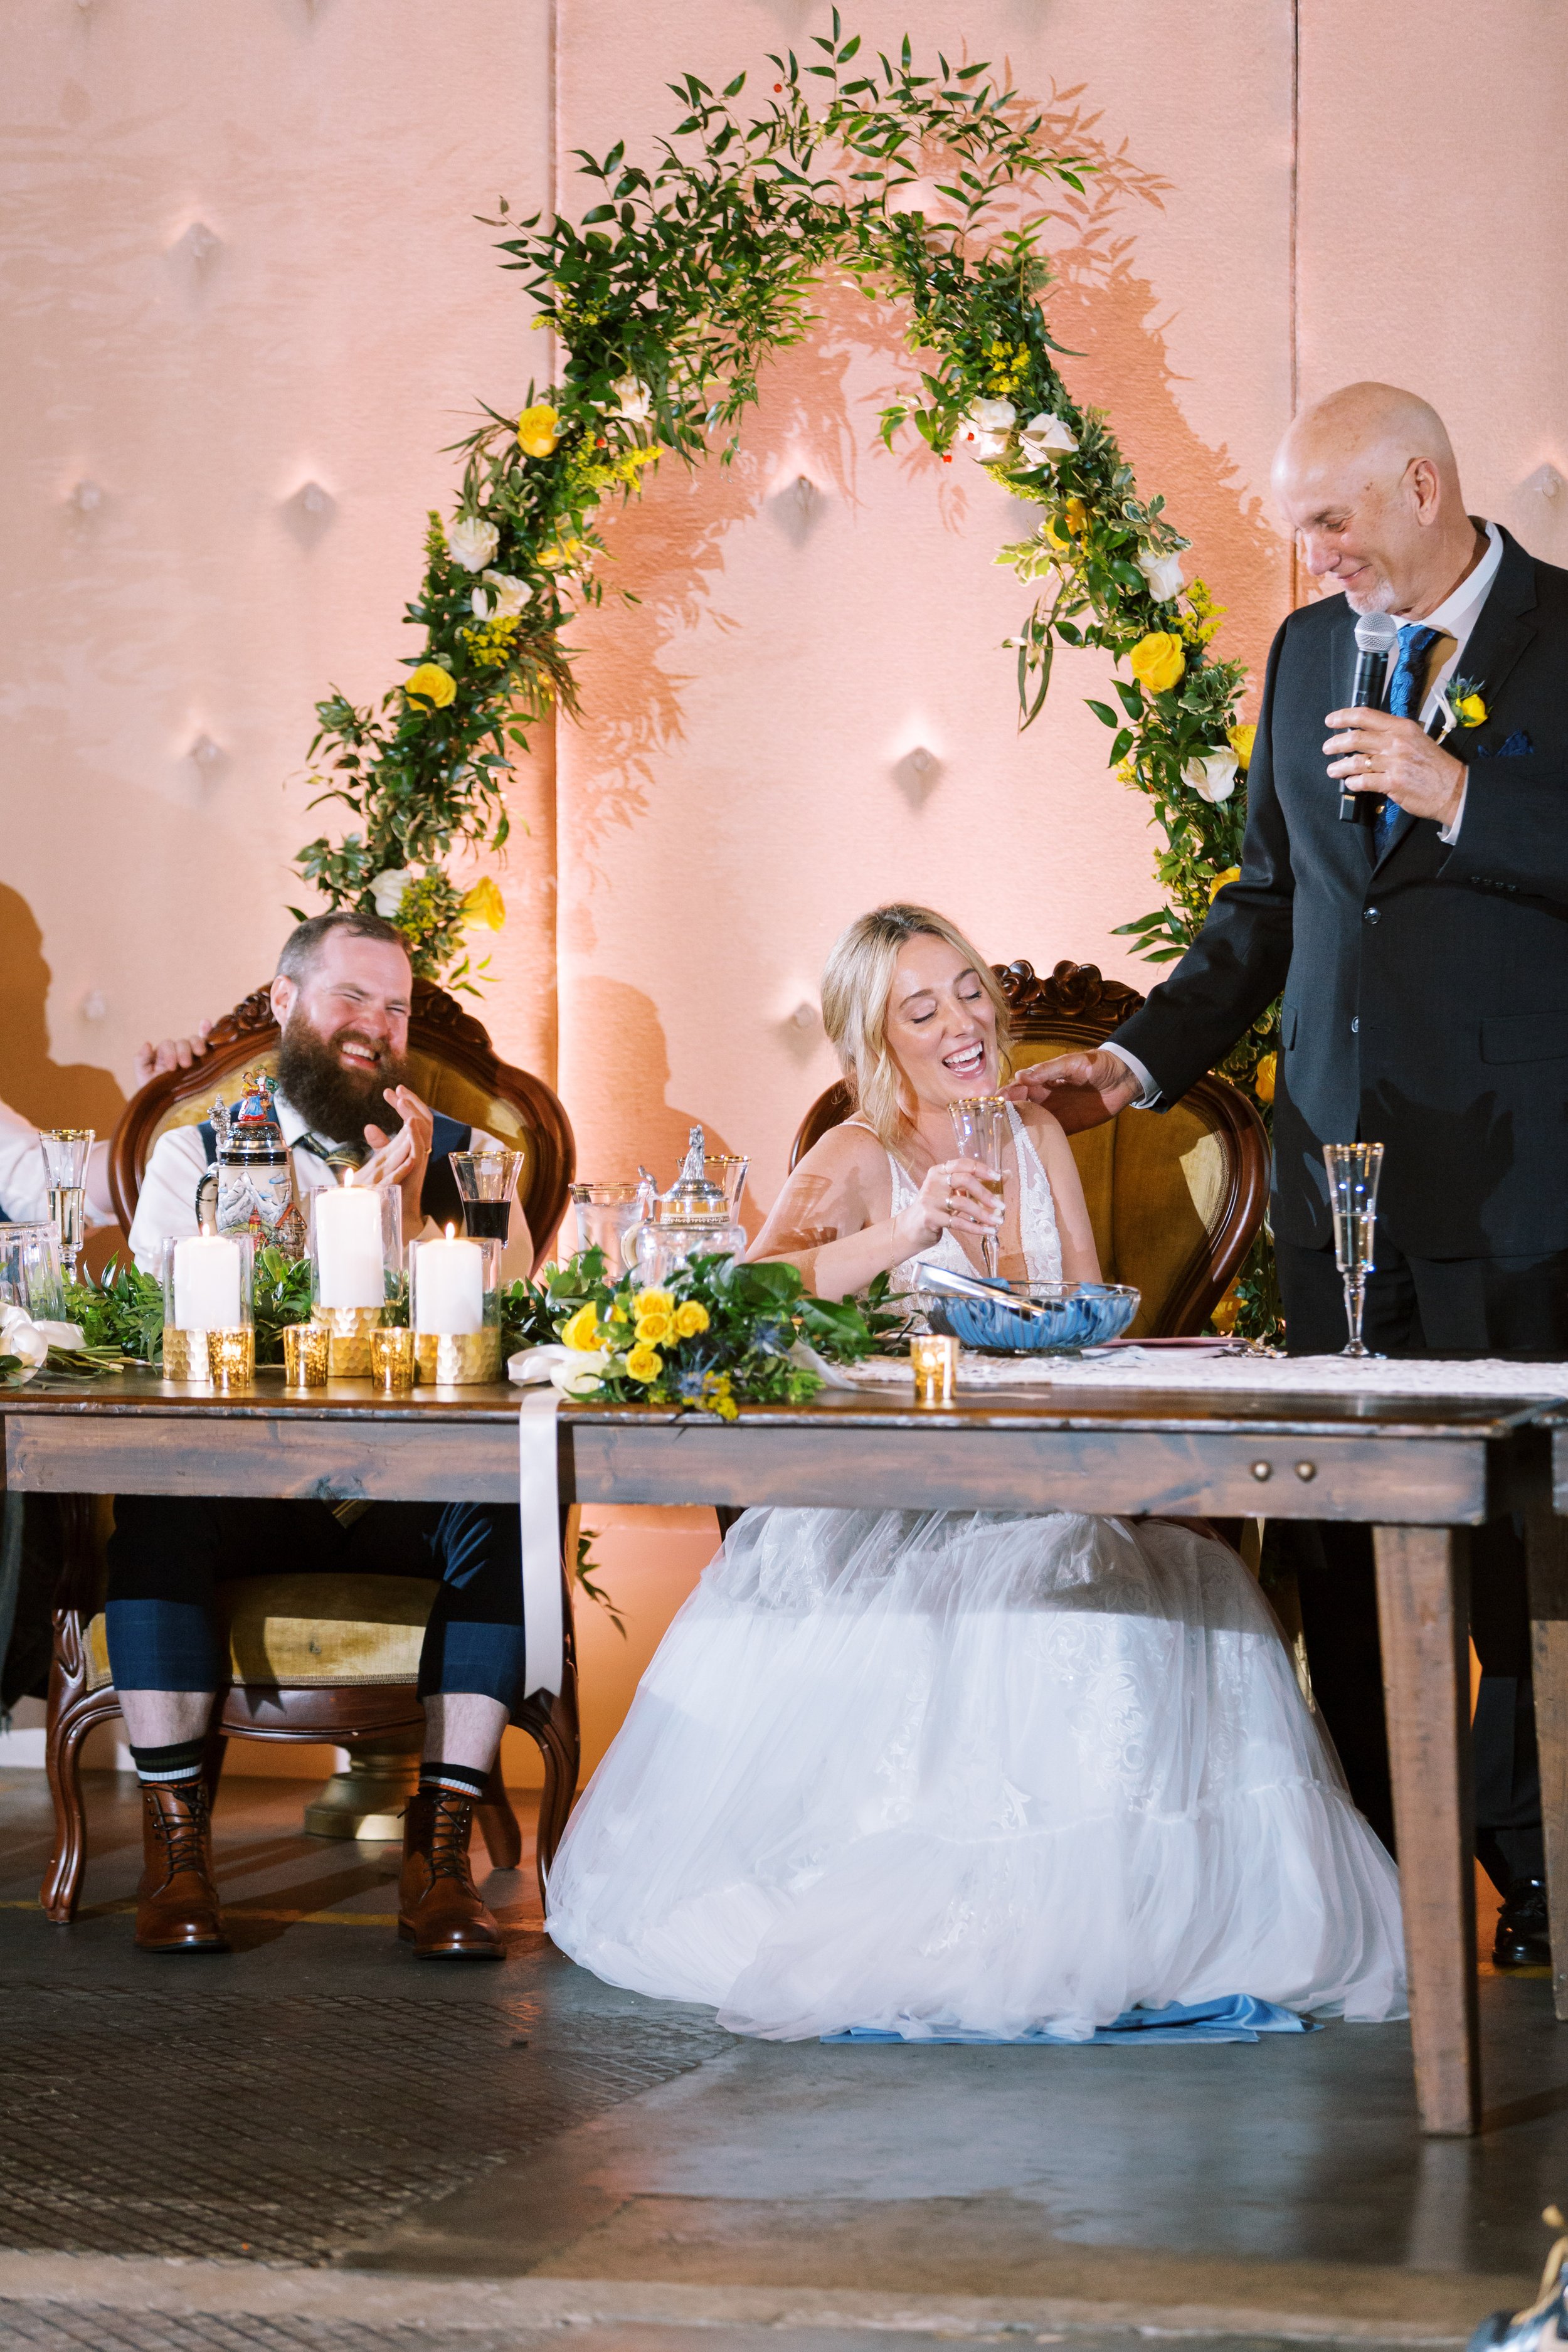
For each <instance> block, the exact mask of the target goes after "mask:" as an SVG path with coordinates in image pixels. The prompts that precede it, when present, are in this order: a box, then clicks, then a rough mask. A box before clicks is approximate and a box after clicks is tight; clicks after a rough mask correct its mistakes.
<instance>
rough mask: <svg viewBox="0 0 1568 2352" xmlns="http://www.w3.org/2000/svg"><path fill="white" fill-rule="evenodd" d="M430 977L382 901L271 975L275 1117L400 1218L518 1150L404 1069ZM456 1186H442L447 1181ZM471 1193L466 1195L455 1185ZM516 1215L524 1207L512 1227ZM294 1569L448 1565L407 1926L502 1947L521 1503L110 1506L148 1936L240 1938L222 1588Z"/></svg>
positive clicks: (146, 1233)
mask: <svg viewBox="0 0 1568 2352" xmlns="http://www.w3.org/2000/svg"><path fill="white" fill-rule="evenodd" d="M412 989H413V976H412V972H411V969H410V965H409V960H408V949H407V944H406V942H405V940H404V938H403V936H402V934H401V932H399V931H397V930H395V929H393V927H392V925H391V924H390V923H384V922H383V921H381V920H380V919H379V918H378V917H376V916H374V915H359V914H352V913H338V914H331V915H318V916H315V917H314V918H313V919H311V920H310V922H307V923H301V924H300V927H299V929H297V930H295V931H293V932H292V933H291V934H290V936H289V940H287V942H286V943H285V946H284V949H283V952H282V955H281V956H280V957H279V963H278V975H277V978H276V979H275V980H274V981H273V983H272V1009H273V1012H274V1013H276V1015H277V1017H278V1022H279V1028H280V1031H281V1040H280V1045H279V1055H278V1082H279V1083H278V1095H277V1110H278V1118H279V1126H280V1127H281V1129H282V1131H283V1136H284V1139H285V1141H286V1142H287V1143H288V1145H289V1157H290V1161H291V1164H292V1168H293V1175H294V1185H295V1190H296V1192H298V1193H303V1192H313V1191H318V1190H320V1189H321V1187H322V1186H324V1185H328V1184H331V1183H332V1182H334V1181H336V1171H338V1170H339V1169H341V1168H343V1167H349V1166H353V1167H357V1168H359V1169H360V1171H361V1181H363V1182H366V1183H372V1184H395V1185H396V1186H397V1188H398V1190H399V1191H400V1192H401V1194H402V1197H403V1230H404V1234H405V1237H406V1236H412V1235H416V1234H418V1233H419V1232H420V1230H421V1229H422V1227H423V1226H424V1224H425V1223H426V1218H427V1215H428V1214H429V1213H431V1212H432V1211H434V1212H435V1213H436V1214H437V1216H438V1217H440V1218H442V1220H443V1221H445V1218H446V1217H447V1215H448V1214H451V1215H454V1216H455V1214H456V1209H455V1205H454V1206H453V1207H452V1208H450V1209H448V1206H447V1197H446V1196H447V1191H448V1188H449V1187H450V1184H451V1178H450V1171H449V1170H448V1168H447V1160H446V1154H447V1152H449V1151H461V1150H468V1149H469V1148H470V1140H471V1145H472V1148H475V1149H478V1150H486V1149H489V1150H500V1149H501V1147H500V1145H499V1144H497V1143H496V1142H495V1141H494V1139H493V1138H491V1137H489V1136H485V1135H481V1134H480V1133H479V1131H478V1130H470V1129H467V1128H461V1127H458V1125H457V1124H456V1123H455V1122H454V1121H453V1120H450V1119H445V1118H440V1117H439V1116H438V1115H436V1114H433V1113H432V1112H431V1111H430V1109H429V1108H428V1107H427V1106H426V1104H424V1103H423V1102H421V1101H420V1099H419V1097H417V1095H416V1094H414V1093H413V1092H412V1091H411V1089H410V1088H409V1087H408V1086H407V1085H406V1083H405V1079H406V1075H407V1072H406V1060H405V1057H406V1054H407V1047H408V1014H409V1006H410V1001H411V995H412ZM212 1151H213V1139H212V1130H211V1129H210V1127H206V1128H205V1129H204V1128H197V1127H183V1128H176V1129H171V1130H170V1132H169V1133H167V1134H165V1135H163V1136H160V1138H159V1139H158V1142H157V1144H156V1146H155V1147H154V1149H153V1155H152V1158H151V1160H149V1162H148V1166H147V1172H146V1176H145V1178H144V1180H143V1182H142V1192H141V1195H140V1198H139V1200H138V1202H137V1206H136V1216H135V1220H134V1222H133V1223H132V1228H131V1246H132V1251H133V1252H134V1254H135V1255H136V1259H137V1262H138V1264H139V1265H142V1267H143V1268H144V1269H145V1270H147V1271H148V1272H153V1271H155V1270H156V1268H157V1266H158V1265H159V1262H160V1258H161V1253H162V1246H163V1243H164V1242H165V1241H166V1240H167V1239H168V1238H169V1237H170V1236H171V1235H174V1234H194V1233H195V1231H196V1230H197V1223H196V1206H195V1202H196V1188H197V1185H198V1184H199V1183H200V1181H201V1179H202V1177H203V1176H204V1174H205V1171H206V1167H207V1164H208V1161H209V1160H210V1158H211V1156H212ZM443 1180H444V1181H443ZM451 1197H452V1199H453V1200H454V1202H455V1195H452V1196H451ZM519 1223H521V1219H520V1218H514V1231H515V1229H516V1226H517V1225H518V1224H519ZM522 1241H523V1244H524V1246H525V1247H526V1245H527V1234H526V1232H525V1233H524V1234H523V1235H522ZM279 1565H286V1566H287V1567H288V1568H289V1570H290V1571H293V1572H298V1571H300V1570H305V1571H307V1572H309V1571H311V1570H316V1571H320V1572H321V1573H331V1572H334V1571H336V1572H348V1573H353V1572H354V1571H356V1570H357V1571H359V1572H361V1573H367V1574H377V1575H382V1576H388V1575H404V1576H423V1577H435V1578H437V1579H439V1580H440V1584H441V1590H440V1593H439V1595H438V1596H437V1601H436V1604H435V1607H434V1609H433V1610H432V1612H431V1615H430V1621H429V1623H428V1625H427V1627H426V1635H425V1646H424V1651H423V1654H422V1656H421V1660H420V1668H419V1696H420V1699H421V1701H422V1703H423V1705H424V1708H425V1718H426V1737H425V1748H424V1758H423V1760H422V1762H421V1765H420V1770H419V1788H418V1792H417V1794H416V1796H415V1797H414V1798H413V1799H412V1800H411V1801H410V1803H409V1807H408V1811H407V1814H406V1816H405V1823H404V1859H403V1874H402V1879H401V1883H400V1886H399V1895H398V1915H399V1916H398V1931H399V1933H400V1935H402V1936H403V1937H405V1939H406V1940H409V1941H411V1942H412V1943H413V1945H414V1948H415V1951H416V1955H417V1956H418V1957H420V1958H433V1959H500V1958H503V1957H504V1947H503V1945H502V1941H501V1936H500V1928H499V1927H497V1925H496V1922H495V1920H494V1919H493V1918H492V1916H490V1913H489V1911H488V1910H487V1908H486V1907H485V1905H484V1903H483V1902H482V1901H481V1899H480V1897H479V1891H478V1889H477V1888H476V1886H475V1885H474V1881H473V1876H472V1874H471V1871H470V1868H469V1864H468V1841H469V1834H470V1830H471V1826H472V1818H473V1810H474V1806H475V1803H476V1802H477V1801H478V1800H479V1797H480V1795H481V1794H482V1792H483V1790H484V1788H485V1784H486V1782H487V1780H489V1774H490V1771H491V1769H492V1767H493V1766H494V1764H495V1760H496V1756H497V1753H498V1751H499V1748H500V1736H501V1733H502V1731H503V1730H504V1728H505V1727H506V1723H507V1720H508V1717H509V1716H510V1711H511V1707H512V1706H513V1704H514V1702H515V1700H516V1698H517V1696H518V1695H519V1693H520V1692H521V1688H522V1685H523V1672H524V1666H525V1664H526V1657H525V1649H524V1629H523V1620H522V1559H521V1540H520V1535H519V1528H518V1514H517V1511H516V1508H515V1507H507V1506H503V1505H492V1504H475V1503H449V1504H446V1505H442V1504H438V1503H430V1504H423V1503H370V1504H354V1503H350V1504H340V1505H338V1506H337V1507H335V1508H334V1507H332V1506H330V1505H328V1504H326V1503H321V1502H285V1501H248V1500H247V1501H237V1500H235V1499H233V1498H228V1497H221V1496H209V1497H202V1496H161V1495H124V1496H117V1498H116V1501H115V1526H114V1533H113V1535H112V1537H111V1538H110V1545H109V1591H108V1600H107V1605H106V1618H107V1629H108V1634H109V1657H110V1667H111V1669H112V1671H113V1675H114V1684H115V1689H116V1691H117V1692H118V1694H119V1698H120V1706H121V1715H122V1716H123V1717H124V1719H125V1729H126V1736H127V1738H128V1739H129V1741H130V1744H131V1753H132V1759H133V1761H134V1763H135V1766H136V1771H137V1776H138V1778H139V1779H140V1780H141V1782H142V1800H143V1848H144V1854H145V1862H146V1867H145V1870H144V1872H143V1874H142V1886H141V1890H140V1895H139V1900H138V1908H137V1915H136V1941H137V1944H138V1946H139V1947H140V1948H142V1950H143V1951H150V1952H210V1951H221V1950H225V1949H226V1948H227V1942H226V1936H225V1933H224V1927H223V1920H222V1916H221V1912H220V1909H219V1906H218V1898H217V1890H216V1885H214V1881H213V1865H212V1844H211V1832H210V1822H209V1818H208V1804H207V1795H206V1787H205V1780H204V1779H203V1760H204V1756H205V1748H206V1742H207V1738H208V1734H209V1732H210V1729H211V1726H212V1717H213V1707H214V1703H215V1700H216V1694H217V1691H218V1688H219V1686H220V1685H221V1684H222V1683H223V1682H224V1681H226V1676H227V1664H226V1654H225V1644H224V1642H223V1639H222V1635H221V1630H220V1626H219V1622H218V1619H217V1614H216V1600H215V1587H216V1584H217V1583H218V1582H219V1581H220V1580H223V1579H225V1578H228V1577H240V1576H247V1575H258V1574H264V1573H266V1572H267V1571H268V1570H272V1569H276V1568H277V1567H278V1566H279Z"/></svg>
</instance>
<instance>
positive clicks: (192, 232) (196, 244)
mask: <svg viewBox="0 0 1568 2352" xmlns="http://www.w3.org/2000/svg"><path fill="white" fill-rule="evenodd" d="M222 243H223V239H222V237H221V236H219V235H218V233H217V231H216V229H212V228H209V227H208V226H207V225H206V223H205V221H200V220H198V221H193V222H192V223H191V225H190V226H189V228H188V229H187V230H186V231H185V233H184V236H181V237H176V238H175V240H174V245H173V246H172V247H171V248H170V250H171V251H172V252H174V253H175V254H177V255H178V256H179V257H180V258H181V259H182V260H184V261H188V262H189V263H190V264H191V265H192V267H193V268H195V269H201V268H205V265H206V263H207V262H208V261H210V260H211V258H212V257H213V255H214V254H215V253H216V251H217V250H218V248H219V247H220V246H221V245H222Z"/></svg>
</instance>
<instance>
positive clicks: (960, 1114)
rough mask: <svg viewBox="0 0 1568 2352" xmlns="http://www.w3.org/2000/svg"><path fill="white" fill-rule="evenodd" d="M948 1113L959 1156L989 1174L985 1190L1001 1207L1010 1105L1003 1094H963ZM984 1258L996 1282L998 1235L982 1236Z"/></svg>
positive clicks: (950, 1106) (951, 1105)
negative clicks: (1005, 1141)
mask: <svg viewBox="0 0 1568 2352" xmlns="http://www.w3.org/2000/svg"><path fill="white" fill-rule="evenodd" d="M947 1108H948V1113H949V1116H950V1117H951V1118H952V1131H953V1134H954V1135H955V1136H956V1137H957V1139H958V1150H959V1156H960V1157H961V1158H962V1159H964V1160H978V1161H979V1162H980V1165H981V1166H982V1167H983V1168H984V1169H985V1170H987V1171H989V1172H988V1173H987V1174H986V1175H984V1176H983V1177H982V1178H981V1180H980V1181H981V1182H982V1183H983V1184H984V1187H985V1190H986V1191H987V1192H989V1193H991V1194H992V1195H993V1197H994V1199H995V1201H996V1202H998V1204H999V1203H1000V1202H1001V1199H1002V1146H1003V1142H1004V1140H1005V1137H1006V1134H1007V1128H1008V1120H1007V1106H1006V1104H1005V1102H1004V1101H1003V1099H1002V1097H1001V1096H1000V1095H963V1096H961V1097H960V1098H959V1100H958V1101H957V1102H955V1103H949V1105H948V1107H947ZM980 1249H981V1255H982V1259H983V1262H984V1267H985V1271H986V1273H987V1275H989V1276H990V1277H991V1279H992V1280H993V1281H994V1280H995V1278H996V1234H995V1233H994V1232H993V1233H989V1234H983V1235H982V1237H981V1243H980Z"/></svg>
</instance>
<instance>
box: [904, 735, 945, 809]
mask: <svg viewBox="0 0 1568 2352" xmlns="http://www.w3.org/2000/svg"><path fill="white" fill-rule="evenodd" d="M941 781H942V761H940V760H939V759H938V757H937V755H936V753H935V752H934V751H931V750H929V749H928V747H927V746H926V745H925V744H924V743H917V744H915V745H914V746H913V748H912V750H910V751H906V752H905V753H904V754H903V756H902V758H901V759H899V760H895V761H894V762H893V782H895V783H896V784H897V785H898V787H899V790H900V792H901V793H903V795H904V797H905V799H906V800H907V801H908V802H909V803H910V807H911V808H916V809H918V808H921V807H923V806H924V804H925V802H926V801H927V799H928V798H929V796H930V795H931V793H933V792H934V791H935V790H936V787H937V785H938V784H939V783H940V782H941Z"/></svg>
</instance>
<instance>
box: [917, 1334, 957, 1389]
mask: <svg viewBox="0 0 1568 2352" xmlns="http://www.w3.org/2000/svg"><path fill="white" fill-rule="evenodd" d="M910 1370H911V1371H912V1372H913V1374H914V1376H915V1402H916V1403H917V1404H951V1403H952V1399H953V1393H954V1391H955V1390H956V1389H957V1387H958V1342H957V1340H956V1339H949V1338H948V1337H947V1335H946V1333H945V1332H940V1331H928V1332H925V1333H922V1334H921V1337H920V1338H918V1339H911V1340H910Z"/></svg>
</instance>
